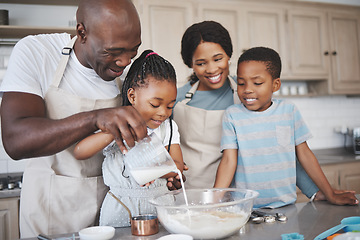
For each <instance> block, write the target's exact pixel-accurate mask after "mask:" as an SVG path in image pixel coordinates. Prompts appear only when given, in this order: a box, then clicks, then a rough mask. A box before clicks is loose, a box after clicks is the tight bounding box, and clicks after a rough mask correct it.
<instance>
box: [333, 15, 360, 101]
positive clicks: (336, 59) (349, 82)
mask: <svg viewBox="0 0 360 240" xmlns="http://www.w3.org/2000/svg"><path fill="white" fill-rule="evenodd" d="M328 19H329V33H330V35H329V36H330V37H329V39H330V50H329V53H330V54H329V57H330V58H331V70H332V77H331V79H330V86H329V91H330V93H334V94H352V93H353V94H359V93H360V11H357V12H350V13H349V12H340V11H331V12H329V14H328Z"/></svg>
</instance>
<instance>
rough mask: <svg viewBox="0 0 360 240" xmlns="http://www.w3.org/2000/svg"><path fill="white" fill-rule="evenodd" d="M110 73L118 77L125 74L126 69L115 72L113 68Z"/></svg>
mask: <svg viewBox="0 0 360 240" xmlns="http://www.w3.org/2000/svg"><path fill="white" fill-rule="evenodd" d="M110 71H111V72H113V73H114V74H115V75H116V76H118V77H119V76H121V75H122V74H123V72H124V69H121V70H114V69H112V68H110Z"/></svg>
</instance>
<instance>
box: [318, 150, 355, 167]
mask: <svg viewBox="0 0 360 240" xmlns="http://www.w3.org/2000/svg"><path fill="white" fill-rule="evenodd" d="M313 153H314V154H315V156H316V158H317V159H318V161H319V164H320V165H325V164H332V163H348V162H360V155H356V154H354V149H353V148H329V149H318V150H313Z"/></svg>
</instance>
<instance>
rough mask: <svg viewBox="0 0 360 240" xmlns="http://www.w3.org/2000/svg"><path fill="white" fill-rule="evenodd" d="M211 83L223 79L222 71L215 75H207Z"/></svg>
mask: <svg viewBox="0 0 360 240" xmlns="http://www.w3.org/2000/svg"><path fill="white" fill-rule="evenodd" d="M207 78H208V79H209V81H210V82H211V83H219V82H220V81H221V73H219V74H218V75H216V76H213V77H207Z"/></svg>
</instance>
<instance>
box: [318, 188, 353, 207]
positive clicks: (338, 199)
mask: <svg viewBox="0 0 360 240" xmlns="http://www.w3.org/2000/svg"><path fill="white" fill-rule="evenodd" d="M314 200H315V201H324V200H328V201H329V202H331V203H332V204H336V205H357V204H359V200H358V199H357V198H356V197H355V191H348V190H336V189H334V190H333V196H332V198H331V199H327V198H326V196H325V195H324V194H323V193H322V192H321V191H319V192H317V193H316V197H315V199H314Z"/></svg>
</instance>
